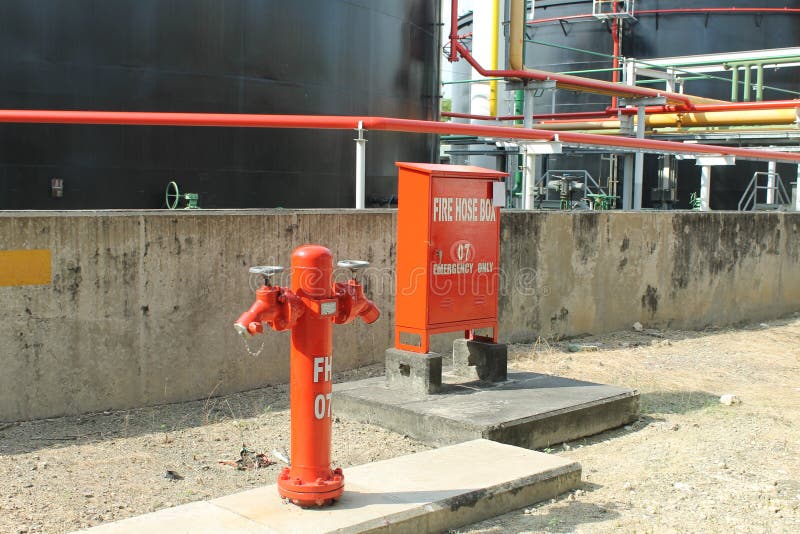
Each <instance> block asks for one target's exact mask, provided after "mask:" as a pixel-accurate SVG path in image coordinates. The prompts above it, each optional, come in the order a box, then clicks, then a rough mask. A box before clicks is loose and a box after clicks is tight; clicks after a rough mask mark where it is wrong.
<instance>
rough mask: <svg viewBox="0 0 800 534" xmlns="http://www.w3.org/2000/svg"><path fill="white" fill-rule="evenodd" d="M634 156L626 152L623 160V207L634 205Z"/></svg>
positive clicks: (626, 208)
mask: <svg viewBox="0 0 800 534" xmlns="http://www.w3.org/2000/svg"><path fill="white" fill-rule="evenodd" d="M632 196H633V156H632V155H631V154H625V156H624V161H623V162H622V209H624V210H629V209H631V206H632V205H633V202H631V197H632Z"/></svg>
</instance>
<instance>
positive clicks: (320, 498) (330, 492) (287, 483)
mask: <svg viewBox="0 0 800 534" xmlns="http://www.w3.org/2000/svg"><path fill="white" fill-rule="evenodd" d="M288 471H289V470H288V469H286V470H284V472H283V473H281V475H280V476H279V477H278V494H279V495H280V496H281V497H283V498H284V499H289V500H290V501H292V502H293V503H294V504H297V505H299V506H322V505H324V504H328V503H331V502H333V501H335V500H336V499H338V498H339V497H341V496H342V493H344V475H343V474H342V472H341V470H340V469H337V470H336V471H334V474H333V478H331V479H329V480H316V481H315V482H311V483H309V482H300V483H297V482H299V481H296V480H295V479H292V478H291V477H290V475H289V474H288Z"/></svg>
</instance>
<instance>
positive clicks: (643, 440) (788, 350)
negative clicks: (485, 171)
mask: <svg viewBox="0 0 800 534" xmlns="http://www.w3.org/2000/svg"><path fill="white" fill-rule="evenodd" d="M570 345H575V346H574V347H573V348H579V347H582V348H583V349H585V350H581V351H580V352H570V351H569V349H570ZM593 349H596V350H593ZM509 358H510V362H511V367H512V368H515V369H519V370H526V371H535V372H543V373H550V374H558V375H561V376H568V377H573V378H578V379H584V380H594V381H598V382H606V383H612V384H619V385H625V386H629V387H634V388H637V389H638V390H639V391H640V392H641V393H642V409H641V412H642V417H641V418H640V420H639V421H638V422H636V423H634V424H632V425H630V426H628V427H625V428H622V429H618V430H614V431H610V432H606V433H604V434H601V435H599V436H594V437H591V438H587V439H582V440H578V441H575V442H572V443H569V444H566V445H564V446H559V447H556V448H555V449H554V450H552V451H548V452H552V453H554V454H559V455H563V456H565V457H568V458H572V459H575V460H578V461H579V462H580V463H581V464H582V465H583V479H584V484H583V487H582V488H581V489H580V490H578V491H576V492H574V493H570V494H567V495H563V496H561V497H560V498H558V499H555V500H553V501H550V502H547V503H543V504H541V505H538V506H533V507H530V508H528V509H526V510H518V511H515V512H512V513H509V514H506V515H504V516H501V517H498V518H495V519H492V520H488V521H485V522H482V523H480V524H476V525H472V526H470V527H467V528H462V529H459V530H458V532H464V533H467V532H469V533H477V532H491V533H494V532H503V533H505V532H592V533H594V532H612V531H613V532H630V533H633V532H637V533H638V532H658V533H660V532H800V402H799V401H800V319H798V318H792V319H787V320H782V321H772V322H770V323H769V324H768V325H767V324H755V325H747V326H743V327H741V328H737V329H720V330H707V331H703V332H678V331H665V332H657V331H651V330H646V331H644V332H640V333H639V332H633V331H632V332H618V333H615V334H610V335H606V336H596V337H587V338H582V339H577V340H576V339H573V340H566V341H560V342H554V341H550V342H545V341H542V342H539V343H536V344H533V345H515V346H512V347H510V352H509ZM376 372H379V368H377V367H372V368H368V369H364V370H361V371H358V372H355V373H349V374H345V375H341V376H340V377H339V378H340V379H355V378H362V377H365V376H368V375H370V374H375V373H376ZM723 394H733V395H736V396H737V397H738V399H740V400H741V402H740V403H739V404H734V405H731V406H725V405H722V404H720V403H719V397H720V395H723ZM288 431H289V414H288V403H287V392H286V388H285V387H277V388H265V389H262V390H258V391H254V392H249V393H245V394H239V395H232V396H228V397H221V398H211V399H208V400H206V401H199V402H193V403H184V404H175V405H168V406H160V407H153V408H145V409H140V410H130V411H122V412H110V413H101V414H93V415H87V416H81V417H68V418H61V419H53V420H46V421H34V422H27V423H21V424H18V425H13V426H6V425H2V424H0V532H2V533H6V532H10V533H12V534H16V533H20V532H47V533H50V532H53V533H57V532H65V531H70V530H74V529H77V528H81V527H85V526H91V525H96V524H99V523H102V522H106V521H112V520H116V519H121V518H125V517H129V516H132V515H137V514H140V513H144V512H149V511H153V510H157V509H160V508H164V507H168V506H173V505H177V504H181V503H186V502H190V501H196V500H200V499H205V498H210V497H216V496H220V495H225V494H229V493H233V492H236V491H241V490H244V489H247V488H250V487H252V486H256V485H263V484H269V483H272V482H274V480H275V477H276V474H277V472H278V470H279V469H280V467H281V464H280V463H279V464H276V465H273V466H270V467H267V468H264V469H258V470H246V471H238V470H236V469H235V468H234V467H230V466H227V465H223V464H220V463H218V462H219V460H234V459H236V458H237V457H238V454H239V451H240V449H241V446H242V443H245V444H246V445H248V447H250V448H252V449H256V450H257V451H259V452H261V451H263V452H265V453H266V454H267V455H268V456H269V457H271V458H272V457H273V454H272V450H273V449H275V448H278V449H280V448H288V445H289V443H288V436H289V434H288ZM426 448H427V447H426V446H425V445H423V444H421V443H418V442H415V441H413V440H411V439H409V438H407V437H403V436H400V435H397V434H394V433H392V432H388V431H386V430H383V429H380V428H378V427H375V426H370V425H365V424H360V423H355V422H352V421H347V420H344V419H336V420H335V422H334V441H333V457H334V462H335V463H336V465H342V466H348V465H355V464H360V463H365V462H370V461H374V460H378V459H383V458H388V457H392V456H398V455H402V454H408V453H411V452H414V451H418V450H424V449H426ZM167 470H172V471H175V472H177V473H178V475H180V476H181V477H182V479H181V480H170V479H169V478H165V476H164V475H165V473H166V471H167Z"/></svg>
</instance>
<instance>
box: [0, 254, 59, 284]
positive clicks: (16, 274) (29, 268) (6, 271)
mask: <svg viewBox="0 0 800 534" xmlns="http://www.w3.org/2000/svg"><path fill="white" fill-rule="evenodd" d="M50 261H51V260H50V250H49V249H33V250H0V286H38V285H47V284H50V282H51V281H52V270H51V268H50Z"/></svg>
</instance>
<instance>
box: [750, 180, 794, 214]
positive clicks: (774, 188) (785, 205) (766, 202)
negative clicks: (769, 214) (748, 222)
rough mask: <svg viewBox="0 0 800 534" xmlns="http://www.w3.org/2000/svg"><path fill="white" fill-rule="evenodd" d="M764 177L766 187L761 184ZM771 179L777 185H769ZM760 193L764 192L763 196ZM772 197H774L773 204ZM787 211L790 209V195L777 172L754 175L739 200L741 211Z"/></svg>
mask: <svg viewBox="0 0 800 534" xmlns="http://www.w3.org/2000/svg"><path fill="white" fill-rule="evenodd" d="M762 177H764V178H766V184H765V185H762V184H761V178H762ZM770 178H773V179H774V183H775V185H769V182H770ZM760 191H763V192H764V193H763V195H761V194H759V192H760ZM770 193H772V194H770ZM770 196H771V197H772V201H771V202H770ZM762 200H763V202H762ZM787 209H789V195H788V194H787V193H786V188H785V187H784V185H783V180H781V175H780V174H778V173H777V172H756V173H754V174H753V178H752V179H751V180H750V183H749V184H747V188H746V189H745V190H744V194H743V195H742V198H741V199H740V200H739V211H783V210H787Z"/></svg>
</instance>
